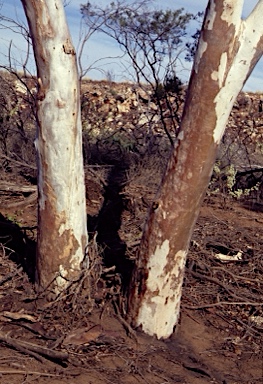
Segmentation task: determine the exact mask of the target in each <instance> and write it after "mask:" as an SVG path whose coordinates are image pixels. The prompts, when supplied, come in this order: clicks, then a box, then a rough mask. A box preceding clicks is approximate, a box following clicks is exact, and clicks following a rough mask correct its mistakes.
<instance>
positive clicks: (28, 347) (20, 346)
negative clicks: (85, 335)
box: [0, 331, 68, 363]
mask: <svg viewBox="0 0 263 384" xmlns="http://www.w3.org/2000/svg"><path fill="white" fill-rule="evenodd" d="M0 341H2V342H4V343H6V344H7V345H9V346H11V347H13V348H15V349H17V350H18V351H20V352H23V353H27V354H28V355H30V356H33V357H34V358H35V359H37V360H39V361H41V362H42V363H44V361H45V360H44V359H43V357H45V358H46V359H49V360H55V361H65V360H67V359H68V353H67V352H60V351H54V350H52V349H49V348H47V347H43V346H42V345H37V344H33V343H28V342H26V341H22V340H18V339H14V338H12V337H9V336H7V335H5V334H4V333H3V332H1V331H0ZM42 356H43V357H42Z"/></svg>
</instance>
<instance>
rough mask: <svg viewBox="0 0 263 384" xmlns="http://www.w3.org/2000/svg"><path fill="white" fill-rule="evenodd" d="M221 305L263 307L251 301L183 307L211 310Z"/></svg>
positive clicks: (221, 302) (219, 302)
mask: <svg viewBox="0 0 263 384" xmlns="http://www.w3.org/2000/svg"><path fill="white" fill-rule="evenodd" d="M220 305H253V306H258V305H259V306H260V305H263V302H262V303H253V302H250V301H218V302H217V303H211V304H203V305H196V306H194V305H193V306H192V305H185V304H183V305H182V307H183V308H186V309H204V308H211V307H217V306H220Z"/></svg>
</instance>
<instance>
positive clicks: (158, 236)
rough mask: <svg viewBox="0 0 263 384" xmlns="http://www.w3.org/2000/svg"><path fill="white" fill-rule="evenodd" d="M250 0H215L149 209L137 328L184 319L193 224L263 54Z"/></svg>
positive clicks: (136, 298) (262, 7)
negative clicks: (236, 107)
mask: <svg viewBox="0 0 263 384" xmlns="http://www.w3.org/2000/svg"><path fill="white" fill-rule="evenodd" d="M243 3H244V1H243V0H225V1H222V0H210V1H209V3H208V6H207V10H206V14H205V19H204V22H203V26H202V30H201V34H200V39H199V44H198V49H197V52H196V55H195V60H194V65H193V69H192V74H191V79H190V84H189V88H188V93H187V97H186V102H185V107H184V112H183V117H182V123H181V126H180V132H179V134H178V141H177V143H176V145H175V148H174V151H173V153H172V155H171V157H170V159H169V161H168V165H167V169H166V172H165V174H164V177H163V180H162V184H161V186H160V189H159V192H158V194H157V196H156V198H155V201H154V203H153V206H152V209H151V211H150V214H149V217H148V220H147V222H146V226H145V229H144V234H143V238H142V241H141V245H140V248H139V252H138V255H137V261H136V267H135V269H134V273H133V278H132V282H131V291H130V298H129V299H130V306H129V315H130V318H131V321H132V323H133V325H134V326H136V327H138V326H140V327H141V328H142V330H143V331H145V332H146V333H148V334H150V335H156V336H157V337H158V338H167V337H169V336H170V335H171V334H172V332H173V329H174V326H175V325H176V324H177V322H178V318H179V313H180V299H181V290H182V284H183V278H184V267H185V262H186V257H187V252H188V247H189V242H190V239H191V235H192V233H193V228H194V225H195V222H196V220H197V217H198V214H199V209H200V205H201V203H202V200H203V197H204V194H205V191H206V189H207V186H208V183H209V180H210V176H211V173H212V170H213V165H214V161H215V157H216V153H217V149H218V146H219V143H220V140H221V138H222V136H223V134H224V131H225V127H226V123H227V120H228V117H229V115H230V112H231V109H232V106H233V104H234V102H235V100H236V98H237V96H238V93H239V92H240V91H241V89H242V87H243V85H244V83H245V81H246V80H247V78H248V77H249V75H250V73H251V71H252V70H253V68H254V66H255V65H256V63H257V62H258V60H259V59H260V57H261V56H262V53H263V24H262V22H261V19H262V14H263V1H262V0H259V1H258V3H257V5H256V6H255V8H254V9H253V11H252V12H251V14H250V15H249V16H248V17H247V18H246V19H245V20H242V18H241V15H242V10H243Z"/></svg>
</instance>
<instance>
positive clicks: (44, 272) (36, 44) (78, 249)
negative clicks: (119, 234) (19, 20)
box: [21, 0, 88, 294]
mask: <svg viewBox="0 0 263 384" xmlns="http://www.w3.org/2000/svg"><path fill="white" fill-rule="evenodd" d="M21 1H22V4H23V7H24V10H25V14H26V18H27V21H28V25H29V30H30V36H31V39H32V43H33V50H34V56H35V61H36V67H37V79H38V93H37V138H36V141H35V146H36V150H37V160H38V238H37V280H38V283H39V286H40V288H41V289H46V288H47V287H48V288H49V290H51V291H52V292H54V293H55V294H57V293H58V292H60V291H61V290H62V289H64V288H65V287H66V286H67V285H68V283H69V282H70V281H72V280H74V279H76V278H78V276H79V272H80V269H81V263H82V261H83V259H84V257H85V252H86V246H87V242H88V236H87V224H86V200H85V185H84V168H83V157H82V127H81V116H80V92H79V81H78V72H77V64H76V53H75V49H74V47H73V44H72V41H71V37H70V33H69V29H68V25H67V22H66V18H65V12H64V7H63V3H62V1H61V0H56V1H53V0H43V1H38V0H21Z"/></svg>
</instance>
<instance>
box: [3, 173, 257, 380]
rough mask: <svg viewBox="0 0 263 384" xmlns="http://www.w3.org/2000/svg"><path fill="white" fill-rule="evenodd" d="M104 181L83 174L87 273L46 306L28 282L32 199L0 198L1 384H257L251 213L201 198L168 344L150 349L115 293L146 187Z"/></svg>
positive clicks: (219, 198)
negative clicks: (88, 245)
mask: <svg viewBox="0 0 263 384" xmlns="http://www.w3.org/2000/svg"><path fill="white" fill-rule="evenodd" d="M90 172H91V173H90ZM92 172H93V173H92ZM101 175H102V174H100V177H99V178H97V179H96V178H94V177H93V176H94V169H93V170H90V171H89V172H88V173H87V175H86V182H87V184H88V195H87V213H88V216H89V227H90V228H89V229H90V233H91V249H92V250H93V256H94V257H92V255H91V267H90V269H89V271H83V273H82V275H81V276H80V279H79V280H78V281H77V282H75V283H74V284H72V285H71V286H70V288H69V289H68V290H67V291H66V292H64V293H63V294H62V295H61V296H60V297H59V298H58V299H57V300H56V301H55V302H45V301H43V298H42V297H41V295H38V294H37V293H36V292H35V290H34V285H33V284H32V280H33V279H34V275H33V270H34V252H35V237H36V201H35V199H34V197H33V199H31V201H30V200H28V196H29V197H30V196H31V194H30V193H24V194H21V193H20V194H15V193H12V194H11V193H8V192H6V193H5V194H2V195H1V215H0V240H1V241H0V243H2V248H1V256H0V257H1V265H0V383H1V384H2V383H3V384H4V383H5V384H6V383H8V384H12V383H16V384H17V383H34V382H38V383H41V384H42V383H52V384H55V383H76V384H84V383H85V384H88V383H92V384H104V383H116V384H117V383H120V384H138V383H148V384H164V383H182V384H183V383H185V384H205V383H221V384H241V383H246V384H256V383H263V350H262V341H263V337H262V335H263V333H262V332H263V302H262V297H263V289H262V276H263V274H262V272H263V261H262V260H263V258H262V249H263V225H262V224H263V212H262V209H260V206H252V205H250V206H245V204H244V202H239V201H236V200H234V199H232V198H230V197H228V198H226V197H225V196H223V195H222V194H216V195H213V194H211V195H210V196H209V195H207V197H206V199H205V201H204V203H203V206H202V209H201V213H200V216H199V219H198V223H197V224H196V227H195V231H194V235H193V239H192V242H191V247H190V252H189V257H188V261H187V266H186V274H185V282H184V289H183V298H182V309H181V319H180V323H179V324H178V326H177V327H176V330H175V332H174V334H173V335H172V337H171V338H170V339H169V340H166V341H162V340H156V339H154V338H151V337H149V336H146V335H145V334H143V333H142V332H140V331H139V330H133V329H131V328H130V327H129V324H128V323H127V322H126V321H125V294H124V293H123V288H122V286H123V285H122V284H121V281H122V280H123V281H124V282H125V279H126V278H127V276H128V272H127V271H128V270H129V268H130V267H131V265H132V261H133V259H134V257H135V256H134V255H135V254H136V248H137V247H138V245H139V239H140V235H141V230H142V222H143V220H144V218H145V215H146V212H147V209H148V205H149V203H150V201H151V198H152V195H153V191H152V188H151V186H150V181H149V184H148V185H145V184H144V188H142V185H139V184H138V183H139V180H138V179H135V180H136V182H135V183H134V179H132V178H131V179H130V180H129V182H126V184H122V186H121V187H118V186H119V185H120V184H118V183H117V181H118V177H116V175H115V179H114V180H115V183H114V182H113V183H112V184H111V186H110V188H109V183H108V184H107V183H104V182H103V183H101V182H100V181H101V178H102V176H101ZM112 176H113V175H112ZM116 180H117V181H116ZM148 180H149V179H148ZM13 181H14V180H13ZM16 182H18V181H17V180H16ZM136 183H137V184H136ZM31 197H32V196H31ZM20 200H21V205H19V206H18V205H17V201H20ZM13 202H15V203H16V204H15V206H12V203H13ZM92 235H93V237H92ZM98 255H102V256H100V257H98ZM102 257H103V260H102V259H101V258H102ZM224 257H225V258H226V260H225V259H224ZM120 258H122V260H121V262H120ZM125 273H126V275H125ZM90 284H91V286H90ZM124 285H125V284H124Z"/></svg>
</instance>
